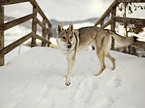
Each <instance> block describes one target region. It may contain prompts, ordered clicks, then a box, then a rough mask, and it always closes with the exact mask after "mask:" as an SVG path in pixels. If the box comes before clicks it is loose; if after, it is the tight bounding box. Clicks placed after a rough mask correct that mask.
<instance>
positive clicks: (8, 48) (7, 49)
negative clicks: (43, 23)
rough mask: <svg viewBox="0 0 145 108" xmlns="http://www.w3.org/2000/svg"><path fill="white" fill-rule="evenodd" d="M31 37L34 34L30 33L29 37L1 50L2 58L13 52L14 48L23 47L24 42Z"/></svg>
mask: <svg viewBox="0 0 145 108" xmlns="http://www.w3.org/2000/svg"><path fill="white" fill-rule="evenodd" d="M30 37H32V33H29V34H28V35H26V36H24V37H22V38H20V39H19V40H17V41H15V42H13V43H12V44H10V45H8V46H6V47H4V48H3V49H2V50H0V57H1V56H3V55H5V54H7V53H9V52H10V51H11V50H13V49H14V48H16V47H18V46H19V45H21V44H22V43H23V42H25V41H27V40H28V39H29V38H30Z"/></svg>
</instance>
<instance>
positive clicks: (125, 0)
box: [95, 0, 145, 55]
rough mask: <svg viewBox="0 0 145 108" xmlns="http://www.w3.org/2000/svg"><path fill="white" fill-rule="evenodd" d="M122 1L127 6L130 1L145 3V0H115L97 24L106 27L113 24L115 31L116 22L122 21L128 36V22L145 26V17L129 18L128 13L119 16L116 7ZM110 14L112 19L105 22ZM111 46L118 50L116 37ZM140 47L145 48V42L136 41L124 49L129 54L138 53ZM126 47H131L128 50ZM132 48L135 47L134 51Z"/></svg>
mask: <svg viewBox="0 0 145 108" xmlns="http://www.w3.org/2000/svg"><path fill="white" fill-rule="evenodd" d="M120 3H124V4H125V6H127V4H128V3H145V0H114V2H113V3H112V4H111V5H110V7H109V8H108V9H107V10H106V11H105V12H104V14H103V15H102V16H101V17H100V19H99V20H98V21H97V22H96V23H95V26H98V25H100V26H101V27H102V28H105V27H107V26H108V25H111V30H113V31H115V27H116V26H115V24H116V22H121V23H123V24H124V27H125V28H126V36H128V31H127V25H128V24H136V25H141V26H144V27H145V19H139V18H127V17H126V15H125V16H124V17H118V16H116V8H117V6H118V5H119V4H120ZM125 8H126V7H125ZM125 10H126V9H125ZM110 14H111V18H110V20H108V21H107V22H105V19H106V18H107V17H108V16H109V15H110ZM138 44H139V45H138ZM140 46H141V47H140ZM111 47H112V49H113V50H116V49H115V48H114V39H113V41H112V46H111ZM139 48H142V49H144V50H145V42H142V41H137V42H136V43H135V45H133V46H130V47H129V48H124V51H125V52H126V53H129V54H134V55H137V52H136V51H137V50H138V49H139ZM126 49H129V50H128V51H127V50H126ZM131 49H133V51H131ZM117 50H118V49H117Z"/></svg>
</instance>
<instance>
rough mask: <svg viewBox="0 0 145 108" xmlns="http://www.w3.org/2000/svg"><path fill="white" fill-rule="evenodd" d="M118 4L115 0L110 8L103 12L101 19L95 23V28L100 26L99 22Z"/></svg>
mask: <svg viewBox="0 0 145 108" xmlns="http://www.w3.org/2000/svg"><path fill="white" fill-rule="evenodd" d="M118 4H119V2H117V1H116V0H115V1H114V2H113V3H112V4H111V6H110V7H109V8H108V9H107V10H106V11H105V12H104V14H103V15H102V16H101V18H100V19H99V20H98V21H97V22H96V23H95V26H97V25H98V24H100V22H101V21H103V20H104V19H105V17H106V16H107V15H108V14H109V13H110V12H111V10H112V8H113V7H116V6H117V5H118Z"/></svg>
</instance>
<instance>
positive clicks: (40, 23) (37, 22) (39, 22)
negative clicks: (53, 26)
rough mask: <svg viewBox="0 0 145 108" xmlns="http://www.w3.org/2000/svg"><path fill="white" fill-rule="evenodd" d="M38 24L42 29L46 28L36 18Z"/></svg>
mask: <svg viewBox="0 0 145 108" xmlns="http://www.w3.org/2000/svg"><path fill="white" fill-rule="evenodd" d="M36 22H37V23H38V24H39V25H40V26H41V27H42V28H45V26H44V25H43V23H42V22H41V21H39V19H38V18H36Z"/></svg>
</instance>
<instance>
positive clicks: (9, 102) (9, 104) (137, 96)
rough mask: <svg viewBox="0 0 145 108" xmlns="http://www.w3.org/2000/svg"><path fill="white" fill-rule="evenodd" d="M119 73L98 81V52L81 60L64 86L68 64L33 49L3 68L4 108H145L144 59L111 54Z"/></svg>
mask: <svg viewBox="0 0 145 108" xmlns="http://www.w3.org/2000/svg"><path fill="white" fill-rule="evenodd" d="M110 53H111V54H112V56H114V57H115V58H116V65H117V68H116V69H115V70H113V71H112V70H111V69H110V68H111V66H112V64H111V62H110V61H109V59H106V65H107V68H106V70H105V71H104V72H103V74H101V75H100V76H98V77H96V76H93V74H95V73H97V72H98V71H99V68H100V64H99V61H98V58H97V56H96V53H95V51H90V50H85V51H83V52H81V53H80V54H79V55H77V61H76V64H75V67H74V70H73V72H72V79H71V81H72V84H71V85H70V86H65V77H64V75H65V74H66V71H67V65H66V58H65V56H64V55H63V54H62V53H61V52H60V51H59V50H58V49H52V48H46V47H45V48H42V47H41V48H40V47H36V48H32V49H30V50H29V51H27V52H25V53H23V54H20V55H19V56H17V57H16V58H15V59H13V60H11V61H10V62H9V63H8V64H7V65H6V66H4V67H0V108H144V107H145V86H144V85H145V80H144V79H145V67H144V64H145V59H144V58H139V57H136V56H131V55H127V54H123V53H119V52H114V51H110Z"/></svg>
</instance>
